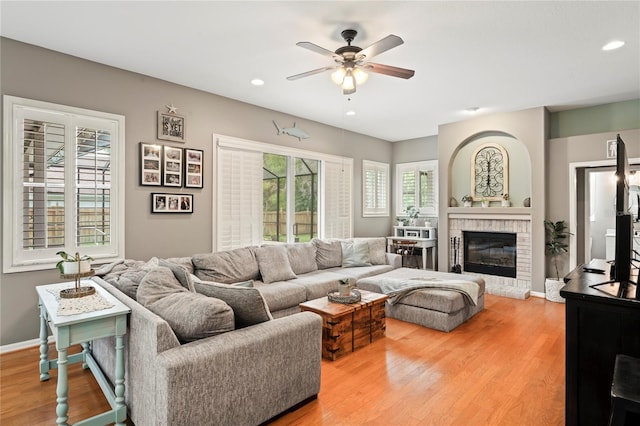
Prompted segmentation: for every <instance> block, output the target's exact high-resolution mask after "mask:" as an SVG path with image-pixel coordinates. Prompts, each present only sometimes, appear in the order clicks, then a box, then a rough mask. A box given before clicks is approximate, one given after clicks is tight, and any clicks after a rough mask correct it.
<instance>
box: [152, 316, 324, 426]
mask: <svg viewBox="0 0 640 426" xmlns="http://www.w3.org/2000/svg"><path fill="white" fill-rule="evenodd" d="M321 353H322V319H321V318H320V316H318V315H316V314H313V313H311V312H302V313H299V314H295V315H290V316H287V317H283V318H278V319H275V320H272V321H267V322H263V323H260V324H256V325H253V326H250V327H246V328H242V329H239V330H235V331H232V332H229V333H224V334H221V335H218V336H213V337H210V338H207V339H203V340H198V341H195V342H191V343H188V344H185V345H182V346H181V347H178V348H173V349H170V350H168V351H165V352H163V353H161V354H159V355H158V357H157V365H156V367H157V368H156V377H155V382H156V386H155V387H156V392H157V393H156V398H155V407H149V412H148V414H149V419H150V424H156V425H177V424H195V423H197V422H198V421H202V420H203V419H207V422H208V423H209V424H217V425H227V424H228V425H232V424H235V425H237V424H259V423H262V422H264V421H266V420H269V419H270V418H272V417H274V416H276V415H277V414H280V413H281V412H283V411H285V410H287V409H288V408H291V407H292V406H294V405H296V404H297V403H299V402H301V401H304V400H305V399H307V398H309V397H312V396H314V395H317V394H318V392H319V391H320V367H321V356H322V355H321ZM154 418H155V420H152V419H154ZM194 422H195V423H194Z"/></svg>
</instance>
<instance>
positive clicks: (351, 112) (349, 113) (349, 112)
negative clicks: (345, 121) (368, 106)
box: [345, 109, 356, 115]
mask: <svg viewBox="0 0 640 426" xmlns="http://www.w3.org/2000/svg"><path fill="white" fill-rule="evenodd" d="M345 114H346V115H356V112H355V111H354V110H352V109H350V110H349V111H347V112H345Z"/></svg>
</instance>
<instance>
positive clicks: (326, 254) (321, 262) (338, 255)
mask: <svg viewBox="0 0 640 426" xmlns="http://www.w3.org/2000/svg"><path fill="white" fill-rule="evenodd" d="M312 242H313V245H314V246H316V263H317V264H318V269H328V268H335V267H337V266H342V246H341V244H340V241H325V240H319V239H317V238H314V239H313V241H312Z"/></svg>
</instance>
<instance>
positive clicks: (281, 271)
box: [256, 245, 296, 284]
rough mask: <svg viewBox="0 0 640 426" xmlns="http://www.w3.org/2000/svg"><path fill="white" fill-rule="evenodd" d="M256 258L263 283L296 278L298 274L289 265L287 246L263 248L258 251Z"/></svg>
mask: <svg viewBox="0 0 640 426" xmlns="http://www.w3.org/2000/svg"><path fill="white" fill-rule="evenodd" d="M256 258H257V259H258V266H259V268H260V275H262V282H264V283H265V284H269V283H272V282H276V281H286V280H290V279H291V278H295V277H296V274H295V273H294V272H293V270H292V269H291V265H290V264H289V256H288V255H287V249H286V247H285V246H282V245H277V246H262V247H258V248H257V249H256Z"/></svg>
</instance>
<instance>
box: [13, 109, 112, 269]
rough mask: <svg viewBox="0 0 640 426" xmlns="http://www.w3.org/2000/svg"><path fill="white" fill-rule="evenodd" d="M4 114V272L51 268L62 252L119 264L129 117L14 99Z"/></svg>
mask: <svg viewBox="0 0 640 426" xmlns="http://www.w3.org/2000/svg"><path fill="white" fill-rule="evenodd" d="M4 107H5V110H4V115H5V125H7V127H8V129H9V130H8V133H9V137H8V138H6V139H5V141H4V152H5V155H6V156H5V162H4V166H5V168H6V170H7V172H8V173H12V177H11V178H10V179H7V180H5V182H6V183H9V182H11V186H8V187H7V188H8V189H7V190H6V191H5V194H4V212H5V219H6V220H5V223H4V227H5V228H4V231H5V235H6V238H4V241H3V244H4V262H3V270H4V271H5V272H18V271H26V270H33V269H46V268H48V267H52V265H53V264H54V263H55V262H56V260H58V259H59V258H58V257H57V255H56V252H58V251H66V252H67V253H75V252H81V253H82V254H83V255H88V256H91V257H93V258H94V259H96V260H103V261H107V260H116V259H117V258H120V257H121V256H122V251H123V250H124V227H123V225H124V209H123V202H124V192H123V191H124V186H123V182H124V180H123V176H120V174H124V155H123V152H124V150H122V149H121V148H120V149H119V148H118V144H117V141H118V140H120V139H123V138H124V117H122V116H118V115H114V114H107V113H101V112H98V111H90V110H84V109H79V108H73V107H67V106H64V105H56V104H50V103H45V102H40V101H34V100H29V99H22V98H15V97H11V96H5V97H4ZM118 164H120V165H119V166H118ZM5 176H8V175H7V174H5Z"/></svg>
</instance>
